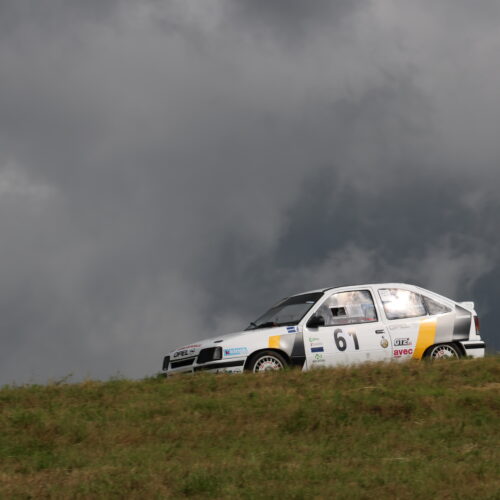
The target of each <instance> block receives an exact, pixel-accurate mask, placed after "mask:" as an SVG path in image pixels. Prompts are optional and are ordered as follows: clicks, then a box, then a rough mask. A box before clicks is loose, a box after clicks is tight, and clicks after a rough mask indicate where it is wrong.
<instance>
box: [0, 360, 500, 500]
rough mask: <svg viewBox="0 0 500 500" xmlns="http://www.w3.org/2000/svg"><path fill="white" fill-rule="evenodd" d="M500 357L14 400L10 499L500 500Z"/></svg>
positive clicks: (3, 403) (81, 387) (50, 393)
mask: <svg viewBox="0 0 500 500" xmlns="http://www.w3.org/2000/svg"><path fill="white" fill-rule="evenodd" d="M499 422H500V358H499V357H491V358H486V359H483V360H462V361H449V362H440V363H435V364H433V365H429V364H427V363H419V362H409V363H404V364H401V363H393V364H385V365H379V364H375V365H364V366H360V367H354V368H339V369H332V370H316V371H312V372H307V373H301V372H300V371H295V370H292V371H288V372H284V373H269V374H264V375H260V376H258V375H244V376H237V375H209V374H203V375H196V376H186V377H177V378H172V379H168V380H165V379H163V378H149V379H146V380H142V381H128V380H112V381H110V382H94V381H88V382H84V383H81V384H59V385H47V386H39V385H30V386H23V387H4V388H2V389H0V498H4V497H5V498H40V497H42V498H43V497H51V498H66V497H76V498H78V497H80V498H96V497H97V498H113V497H116V498H123V497H128V498H165V497H173V498H182V497H194V498H203V497H217V498H295V499H300V498H367V499H368V498H370V499H372V498H402V499H405V498H412V499H413V498H422V499H424V498H425V499H428V498H449V499H459V498H472V497H475V498H481V499H483V498H491V499H493V498H499V497H500V480H499V463H500V456H499V450H500V424H499Z"/></svg>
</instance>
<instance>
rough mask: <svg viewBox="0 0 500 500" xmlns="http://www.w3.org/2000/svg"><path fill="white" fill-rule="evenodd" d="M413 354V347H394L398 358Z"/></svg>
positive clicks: (395, 355)
mask: <svg viewBox="0 0 500 500" xmlns="http://www.w3.org/2000/svg"><path fill="white" fill-rule="evenodd" d="M411 354H413V349H411V348H410V349H394V357H396V358H398V357H399V356H409V355H411Z"/></svg>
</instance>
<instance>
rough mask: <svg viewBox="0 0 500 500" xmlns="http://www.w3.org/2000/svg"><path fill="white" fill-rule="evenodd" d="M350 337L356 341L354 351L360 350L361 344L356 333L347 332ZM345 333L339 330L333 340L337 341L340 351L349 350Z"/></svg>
mask: <svg viewBox="0 0 500 500" xmlns="http://www.w3.org/2000/svg"><path fill="white" fill-rule="evenodd" d="M347 333H348V335H349V336H351V337H352V339H353V341H354V350H359V342H358V337H357V335H356V332H347ZM343 335H344V332H343V331H342V330H341V329H340V328H337V329H336V330H334V332H333V340H334V341H335V345H336V346H337V349H338V350H339V351H345V350H346V349H347V340H346V339H345V337H343Z"/></svg>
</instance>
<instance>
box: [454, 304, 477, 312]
mask: <svg viewBox="0 0 500 500" xmlns="http://www.w3.org/2000/svg"><path fill="white" fill-rule="evenodd" d="M458 305H460V306H462V307H464V308H465V309H467V310H469V311H471V312H474V311H475V310H474V302H458Z"/></svg>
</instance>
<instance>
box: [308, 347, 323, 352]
mask: <svg viewBox="0 0 500 500" xmlns="http://www.w3.org/2000/svg"><path fill="white" fill-rule="evenodd" d="M311 352H325V349H324V348H323V347H311Z"/></svg>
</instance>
